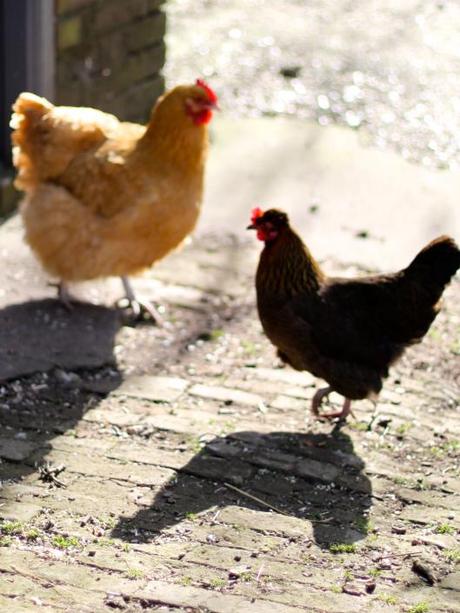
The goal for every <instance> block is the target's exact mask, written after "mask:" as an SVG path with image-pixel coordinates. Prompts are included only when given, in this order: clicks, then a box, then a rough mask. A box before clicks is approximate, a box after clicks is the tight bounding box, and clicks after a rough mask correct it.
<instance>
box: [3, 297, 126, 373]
mask: <svg viewBox="0 0 460 613" xmlns="http://www.w3.org/2000/svg"><path fill="white" fill-rule="evenodd" d="M120 326H121V319H120V315H119V314H118V313H117V312H116V311H115V310H113V309H108V308H105V307H101V306H95V305H91V304H83V303H77V304H75V306H74V307H73V308H72V311H71V312H69V311H68V309H66V308H65V307H64V306H63V305H62V304H61V303H60V302H59V301H57V300H52V299H46V300H37V301H30V302H25V303H21V304H13V305H9V306H7V307H5V308H4V309H1V310H0V383H1V382H2V381H6V380H8V379H13V378H18V377H22V376H25V375H30V374H32V373H35V372H46V371H49V370H50V369H52V368H55V367H59V368H63V369H79V368H97V367H99V366H102V365H105V364H108V363H114V362H115V359H114V354H113V348H114V341H115V335H116V333H117V331H118V330H119V328H120Z"/></svg>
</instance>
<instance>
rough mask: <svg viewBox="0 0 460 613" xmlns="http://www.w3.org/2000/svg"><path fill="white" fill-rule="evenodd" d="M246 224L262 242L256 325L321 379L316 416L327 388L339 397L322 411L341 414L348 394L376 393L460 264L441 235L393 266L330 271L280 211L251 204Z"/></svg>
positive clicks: (289, 359) (459, 254) (424, 326)
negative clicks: (361, 273) (345, 274)
mask: <svg viewBox="0 0 460 613" xmlns="http://www.w3.org/2000/svg"><path fill="white" fill-rule="evenodd" d="M248 229H254V230H256V231H257V238H258V239H259V240H261V241H263V242H264V243H265V246H264V248H263V250H262V253H261V256H260V260H259V266H258V269H257V275H256V291H257V308H258V312H259V316H260V320H261V323H262V327H263V329H264V331H265V333H266V335H267V336H268V338H269V339H270V341H271V342H272V343H273V344H274V345H275V347H276V348H277V349H278V355H279V357H280V358H281V359H282V360H283V361H284V362H286V363H287V364H289V365H291V366H292V367H293V368H295V369H296V370H306V371H308V372H310V373H312V374H313V375H314V376H316V377H320V378H321V379H324V380H325V381H327V383H328V387H326V388H324V389H320V390H318V391H317V392H316V394H315V396H314V398H313V402H312V410H313V412H314V414H315V415H319V407H320V405H321V401H322V400H323V398H325V397H326V396H327V395H328V394H329V393H330V392H331V391H335V392H338V393H339V394H341V395H343V396H344V397H345V402H344V405H343V408H342V410H341V411H339V412H330V413H326V414H324V417H328V418H333V417H339V418H346V416H347V415H348V414H349V413H350V407H351V400H353V399H361V398H367V397H371V398H372V397H374V398H375V397H376V396H377V394H378V393H379V392H380V390H381V388H382V382H383V379H384V378H385V377H386V376H387V375H388V368H389V367H390V366H391V364H393V363H394V362H395V361H396V360H397V359H398V358H399V357H400V356H401V355H402V354H403V352H404V350H405V349H406V347H407V346H408V345H411V344H413V343H417V342H420V341H421V340H422V337H423V336H424V335H425V334H426V332H427V331H428V329H429V327H430V325H431V323H432V322H433V320H434V318H435V317H436V315H437V313H438V312H439V309H440V304H439V300H440V298H441V295H442V292H443V290H444V288H445V286H446V285H447V283H449V281H450V279H451V277H452V276H453V275H454V274H455V272H456V270H457V269H458V268H459V267H460V250H459V249H458V247H457V245H456V244H455V242H454V241H453V239H451V238H449V237H447V236H440V237H439V238H436V239H435V240H433V241H432V242H431V243H429V244H428V245H426V247H425V248H424V249H422V250H421V251H420V253H418V255H417V256H416V257H415V258H414V260H413V261H412V262H411V263H410V264H409V266H408V267H407V268H404V269H403V270H401V271H399V272H396V273H393V274H382V275H374V276H367V277H361V278H356V279H347V278H333V277H328V276H326V274H325V273H324V272H323V271H322V270H321V268H320V266H319V264H318V262H316V260H315V259H314V258H313V256H312V255H311V253H310V251H309V250H308V248H307V247H306V246H305V245H304V243H303V242H302V240H301V238H300V237H299V236H298V234H297V233H296V232H295V231H294V230H293V229H292V228H291V226H290V224H289V220H288V217H287V215H286V213H284V212H283V211H280V210H277V209H270V210H267V211H265V212H263V211H262V210H261V209H258V208H257V209H254V210H253V213H252V218H251V224H250V225H249V226H248Z"/></svg>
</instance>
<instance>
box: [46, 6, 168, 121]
mask: <svg viewBox="0 0 460 613" xmlns="http://www.w3.org/2000/svg"><path fill="white" fill-rule="evenodd" d="M162 4H163V0H57V2H56V47H57V52H56V53H57V57H56V99H55V102H56V103H57V104H66V105H74V106H93V107H96V108H99V109H101V110H104V111H108V112H111V113H114V114H115V115H117V116H118V117H120V118H123V119H126V120H130V121H139V122H144V121H145V120H146V119H147V117H148V116H149V112H150V109H151V107H152V104H153V102H154V101H155V99H156V98H157V97H158V96H159V95H160V94H161V93H162V91H163V88H164V82H163V78H162V77H161V75H160V70H161V68H162V66H163V64H164V60H165V46H164V34H165V15H164V13H163V12H162V11H161V5H162Z"/></svg>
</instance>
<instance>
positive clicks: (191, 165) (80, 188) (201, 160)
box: [11, 79, 217, 319]
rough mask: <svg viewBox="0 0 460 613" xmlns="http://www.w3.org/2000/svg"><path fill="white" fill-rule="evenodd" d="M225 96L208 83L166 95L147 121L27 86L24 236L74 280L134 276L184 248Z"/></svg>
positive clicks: (17, 107) (21, 104) (21, 156)
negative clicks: (73, 103)
mask: <svg viewBox="0 0 460 613" xmlns="http://www.w3.org/2000/svg"><path fill="white" fill-rule="evenodd" d="M215 108H217V96H216V94H215V93H214V92H213V90H212V89H211V88H210V87H209V86H208V85H207V84H206V83H205V82H204V81H202V80H200V79H198V80H197V81H196V83H195V84H193V85H180V86H177V87H175V88H174V89H172V90H171V91H169V92H167V93H165V94H164V95H163V96H162V97H161V98H159V100H158V101H157V103H156V104H155V106H154V107H153V109H152V112H151V117H150V120H149V122H148V124H147V125H146V126H142V125H138V124H134V123H127V122H120V121H119V120H118V119H117V118H116V117H115V116H114V115H110V114H108V113H104V112H102V111H99V110H96V109H92V108H81V107H65V106H54V105H53V104H51V103H50V102H48V100H46V99H45V98H40V97H38V96H36V95H34V94H31V93H22V94H20V95H19V97H18V98H17V100H16V102H15V103H14V105H13V111H14V112H13V115H12V119H11V127H12V128H13V134H12V142H13V161H14V165H15V166H16V168H17V170H18V173H17V177H16V181H15V185H16V187H17V188H19V189H20V190H23V191H24V192H25V198H24V200H23V202H22V204H21V213H22V219H23V224H24V227H25V239H26V241H27V242H28V244H29V245H30V247H31V248H32V250H33V252H34V253H35V254H36V255H37V257H38V259H39V260H40V262H41V264H42V265H43V267H44V268H45V270H46V271H47V272H48V273H49V274H50V275H52V276H53V277H55V278H57V279H58V280H59V283H58V288H59V296H60V297H61V299H62V300H63V301H64V302H65V303H66V304H69V301H70V294H69V293H68V287H67V284H68V283H69V282H74V281H86V280H91V279H97V278H101V277H108V276H120V277H121V278H122V281H123V285H124V288H125V292H126V297H127V299H128V301H129V303H130V304H131V305H132V306H133V307H136V311H137V313H139V311H140V305H141V306H142V307H143V308H144V309H145V310H147V311H148V312H149V313H150V314H151V315H152V317H153V318H154V319H157V318H158V314H157V311H156V309H155V307H154V306H153V305H151V304H150V303H148V302H141V301H140V300H139V301H137V300H136V299H135V296H134V293H133V290H132V288H131V285H130V283H129V281H128V278H127V277H128V275H132V274H135V273H138V272H141V271H142V270H143V269H145V268H147V267H150V266H151V265H152V264H153V263H154V262H156V261H158V260H160V259H161V258H163V257H164V256H165V255H167V254H168V253H169V252H170V251H171V250H172V249H174V248H175V247H177V246H178V245H179V244H180V243H181V242H182V241H183V240H184V239H185V238H186V237H187V235H188V234H189V233H190V232H191V231H192V230H193V228H194V227H195V224H196V222H197V219H198V216H199V213H200V208H201V202H202V194H203V178H204V169H205V162H206V155H207V147H208V134H207V124H208V123H209V121H210V120H211V117H212V111H213V109H215Z"/></svg>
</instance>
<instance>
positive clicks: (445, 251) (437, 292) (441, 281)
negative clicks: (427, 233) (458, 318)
mask: <svg viewBox="0 0 460 613" xmlns="http://www.w3.org/2000/svg"><path fill="white" fill-rule="evenodd" d="M459 268H460V249H459V248H458V246H457V244H456V243H455V241H454V240H453V239H452V238H450V237H449V236H439V237H438V238H436V239H435V240H433V241H432V242H431V243H428V245H427V246H426V247H424V248H423V249H422V250H421V251H420V253H418V254H417V255H416V257H415V258H414V259H413V261H412V262H411V263H410V264H409V266H408V267H407V268H406V271H405V273H406V276H407V277H408V278H410V279H411V280H412V281H415V282H417V283H420V284H421V285H422V286H423V287H424V288H425V290H426V291H429V292H430V294H432V296H433V301H434V302H437V301H438V300H439V298H440V297H441V294H442V292H443V290H444V288H445V286H446V285H447V284H448V283H449V281H450V280H451V278H452V277H453V276H454V274H455V273H456V272H457V270H458V269H459Z"/></svg>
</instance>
